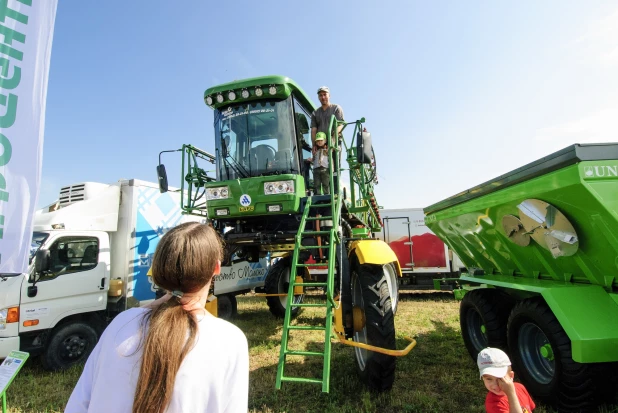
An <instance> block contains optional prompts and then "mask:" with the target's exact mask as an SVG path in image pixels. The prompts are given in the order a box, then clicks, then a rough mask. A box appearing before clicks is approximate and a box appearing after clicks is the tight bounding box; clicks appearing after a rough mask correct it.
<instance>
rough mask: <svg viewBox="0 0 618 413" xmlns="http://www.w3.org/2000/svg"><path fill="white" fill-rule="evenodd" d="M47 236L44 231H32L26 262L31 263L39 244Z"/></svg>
mask: <svg viewBox="0 0 618 413" xmlns="http://www.w3.org/2000/svg"><path fill="white" fill-rule="evenodd" d="M47 237H49V234H48V233H46V232H34V233H32V243H31V244H30V257H29V259H28V264H32V259H33V258H34V255H35V254H36V252H37V251H38V250H39V248H41V245H42V244H43V242H45V240H46V239H47Z"/></svg>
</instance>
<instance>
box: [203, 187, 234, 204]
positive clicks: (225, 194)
mask: <svg viewBox="0 0 618 413" xmlns="http://www.w3.org/2000/svg"><path fill="white" fill-rule="evenodd" d="M229 197H230V189H229V188H228V187H227V186H220V187H218V188H207V189H206V200H208V201H210V200H213V199H227V198H229Z"/></svg>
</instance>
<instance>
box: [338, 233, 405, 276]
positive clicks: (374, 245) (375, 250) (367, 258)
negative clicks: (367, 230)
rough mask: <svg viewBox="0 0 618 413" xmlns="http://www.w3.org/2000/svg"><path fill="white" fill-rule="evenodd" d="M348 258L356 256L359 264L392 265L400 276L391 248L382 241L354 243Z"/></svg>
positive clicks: (371, 240) (399, 267) (370, 240)
mask: <svg viewBox="0 0 618 413" xmlns="http://www.w3.org/2000/svg"><path fill="white" fill-rule="evenodd" d="M348 255H349V256H350V257H352V256H356V257H357V258H358V263H359V264H377V265H384V264H389V263H394V264H395V267H396V268H397V274H398V275H399V277H401V276H402V273H401V266H400V265H399V260H397V256H396V255H395V253H394V252H393V250H392V249H391V247H390V246H389V245H388V244H387V243H385V242H384V241H382V240H379V239H368V240H359V241H354V242H353V243H352V245H351V246H350V252H349V254H348Z"/></svg>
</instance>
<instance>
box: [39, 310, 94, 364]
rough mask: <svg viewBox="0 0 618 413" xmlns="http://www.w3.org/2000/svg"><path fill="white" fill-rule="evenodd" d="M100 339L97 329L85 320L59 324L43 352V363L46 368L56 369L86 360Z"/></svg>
mask: <svg viewBox="0 0 618 413" xmlns="http://www.w3.org/2000/svg"><path fill="white" fill-rule="evenodd" d="M98 340H99V336H98V334H97V332H96V330H95V329H94V328H93V327H91V326H89V325H88V324H86V323H84V322H74V323H68V324H64V325H61V326H58V327H56V329H54V330H53V331H52V335H51V337H50V338H49V341H48V343H47V348H46V349H45V351H44V352H43V354H41V365H42V366H43V368H44V369H45V370H50V371H55V370H65V369H68V368H69V367H71V366H73V365H75V364H78V363H82V362H85V361H86V360H87V359H88V356H89V355H90V353H91V352H92V350H93V349H94V346H95V345H96V344H97V341H98Z"/></svg>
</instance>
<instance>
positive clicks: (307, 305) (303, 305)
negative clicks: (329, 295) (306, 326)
mask: <svg viewBox="0 0 618 413" xmlns="http://www.w3.org/2000/svg"><path fill="white" fill-rule="evenodd" d="M290 305H291V306H292V307H327V305H326V304H313V303H311V304H307V303H299V304H294V303H292V304H290ZM288 328H290V326H288Z"/></svg>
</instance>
